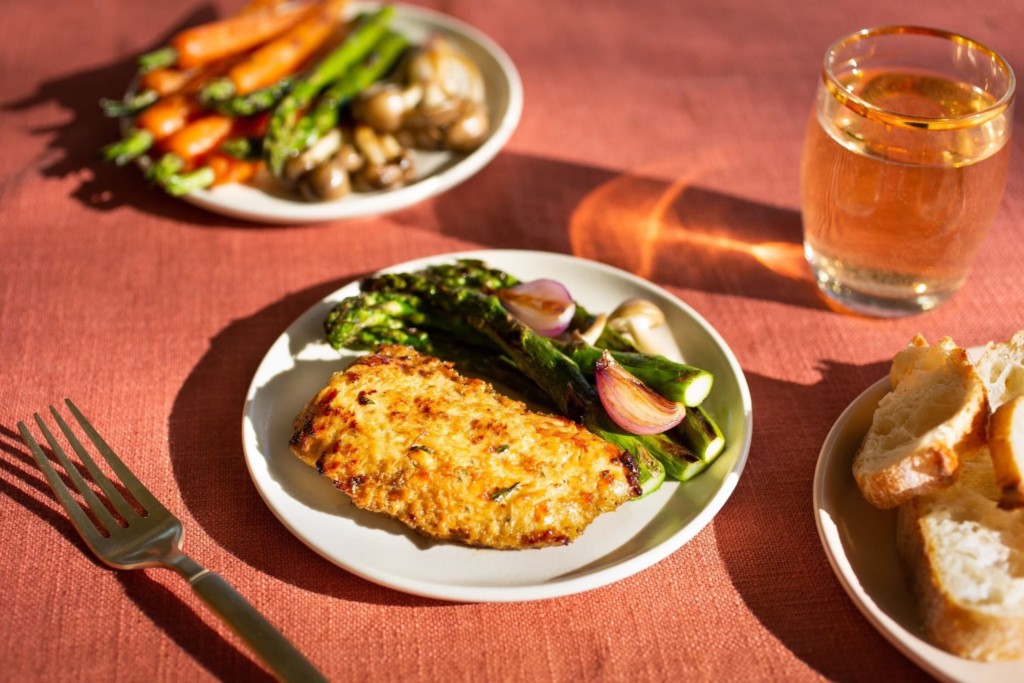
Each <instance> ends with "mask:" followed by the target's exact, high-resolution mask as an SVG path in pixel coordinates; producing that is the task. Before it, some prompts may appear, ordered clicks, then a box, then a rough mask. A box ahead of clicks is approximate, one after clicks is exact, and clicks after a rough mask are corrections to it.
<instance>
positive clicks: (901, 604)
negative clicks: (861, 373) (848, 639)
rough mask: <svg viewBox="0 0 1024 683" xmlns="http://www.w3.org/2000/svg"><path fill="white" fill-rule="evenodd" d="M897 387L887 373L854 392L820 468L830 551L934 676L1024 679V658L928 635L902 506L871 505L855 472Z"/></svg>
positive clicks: (883, 622)
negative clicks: (1002, 659)
mask: <svg viewBox="0 0 1024 683" xmlns="http://www.w3.org/2000/svg"><path fill="white" fill-rule="evenodd" d="M889 386H890V384H889V378H888V377H885V378H883V379H881V380H879V381H878V382H877V383H875V384H873V385H872V386H871V387H869V388H868V389H867V390H866V391H865V392H864V393H862V394H861V395H860V396H858V397H857V398H856V399H854V401H853V403H851V404H850V405H849V407H847V409H846V410H845V411H843V414H842V415H840V416H839V419H838V420H837V421H836V423H835V425H834V426H833V427H832V430H831V431H830V432H829V434H828V437H827V438H826V439H825V443H824V445H823V446H822V448H821V455H820V457H819V458H818V465H817V468H816V469H815V472H814V510H815V518H816V521H817V525H818V535H819V536H820V537H821V542H822V545H824V547H825V554H826V555H827V556H828V559H829V562H830V563H831V565H832V569H833V570H834V571H835V573H836V576H837V577H839V582H840V583H841V584H842V585H843V588H845V589H846V592H847V593H848V594H849V595H850V598H852V599H853V602H854V604H856V605H857V607H858V608H859V609H860V611H861V612H862V613H863V614H864V616H865V617H867V619H868V621H869V622H871V624H872V625H873V626H874V627H875V628H877V629H878V631H879V632H880V633H881V634H882V635H883V636H885V638H886V639H888V640H889V642H891V643H892V644H893V645H894V646H896V649H898V650H899V651H900V652H902V653H903V654H904V655H906V656H907V657H909V658H910V659H911V660H912V661H913V662H914V663H916V664H917V665H918V666H920V667H921V668H922V669H924V670H925V671H927V672H928V673H930V674H931V675H933V676H935V677H936V678H939V679H941V680H944V681H972V682H974V681H976V682H978V683H981V682H984V683H1003V682H1005V683H1010V682H1011V681H1012V682H1013V683H1020V682H1021V681H1024V661H1020V662H1007V663H994V664H986V663H981V662H975V661H971V660H969V659H963V658H961V657H956V656H954V655H951V654H949V653H948V652H946V651H944V650H940V649H939V648H937V647H935V646H933V645H931V644H930V643H929V642H928V641H927V640H926V638H925V635H924V632H923V630H922V627H921V621H920V619H919V618H918V616H917V612H916V610H915V607H914V603H913V598H912V597H911V595H910V592H909V589H908V587H907V582H906V581H907V580H906V577H905V575H904V572H903V568H902V567H901V565H900V558H899V554H898V551H897V549H896V511H895V510H879V509H878V508H875V507H873V506H872V505H870V504H868V502H867V501H865V500H864V497H863V496H862V495H861V493H860V490H859V489H858V488H857V483H856V482H855V481H854V479H853V471H852V469H851V468H852V465H853V456H854V454H855V453H856V452H857V448H858V447H859V446H860V443H861V441H862V440H863V438H864V435H865V434H866V433H867V431H868V429H869V428H870V427H871V418H872V416H873V415H874V412H875V408H876V407H878V402H879V401H880V400H881V399H882V397H883V396H885V394H886V392H888V391H889Z"/></svg>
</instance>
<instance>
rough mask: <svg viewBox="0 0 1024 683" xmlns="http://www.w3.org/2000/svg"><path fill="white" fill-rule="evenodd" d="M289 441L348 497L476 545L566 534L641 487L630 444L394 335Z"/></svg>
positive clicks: (525, 542)
mask: <svg viewBox="0 0 1024 683" xmlns="http://www.w3.org/2000/svg"><path fill="white" fill-rule="evenodd" d="M290 444H291V449H292V452H294V453H295V455H296V456H298V457H299V458H300V459H302V460H303V461H304V462H306V463H307V464H309V465H311V466H313V467H315V468H317V470H318V471H319V472H320V473H321V474H323V475H324V476H326V477H329V478H330V479H332V480H333V482H334V485H335V486H336V487H337V488H338V489H340V490H341V491H344V492H345V493H346V494H348V495H349V496H350V497H351V499H352V502H353V503H354V504H355V505H356V506H358V507H360V508H363V509H366V510H370V511H373V512H382V513H384V514H387V515H390V516H391V517H394V518H396V519H398V520H400V521H402V522H403V523H405V524H407V525H408V526H410V527H412V528H413V529H415V530H416V531H418V532H420V533H422V534H424V535H426V536H429V537H431V538H436V539H442V540H454V541H460V542H462V543H466V544H469V545H475V546H487V547H492V548H506V549H513V548H537V547H543V546H550V545H564V544H567V543H569V542H571V541H573V540H574V539H576V538H577V537H578V536H579V535H580V534H581V533H582V532H583V530H584V529H585V528H586V527H587V526H588V525H589V524H590V523H591V522H592V521H593V520H594V518H595V517H597V515H599V514H601V513H602V512H607V511H609V510H613V509H615V508H616V507H618V506H619V505H621V504H622V503H623V502H625V501H627V500H630V499H631V498H635V497H637V496H639V495H640V493H641V490H640V485H639V483H638V480H637V466H636V461H635V460H634V458H633V456H632V455H630V454H629V453H627V452H625V451H623V450H621V449H620V448H618V447H617V446H614V445H612V444H610V443H608V442H606V441H604V440H602V439H600V438H599V437H597V436H595V435H593V434H591V433H590V432H588V431H587V430H586V429H584V428H583V427H581V426H579V425H577V424H575V423H574V422H571V421H570V420H568V419H565V418H563V417H559V416H554V415H546V414H541V413H537V412H533V411H531V410H529V409H528V408H527V407H526V405H525V404H523V403H521V402H519V401H515V400H512V399H510V398H508V397H505V396H503V395H501V394H499V393H498V392H497V391H495V390H494V388H493V387H491V385H490V384H488V383H486V382H484V381H481V380H478V379H471V378H467V377H464V376H462V375H459V374H458V373H457V372H456V371H455V370H454V369H453V367H452V365H451V364H450V363H446V362H443V361H440V360H438V359H436V358H433V357H431V356H426V355H423V354H420V353H418V352H416V351H414V350H413V349H411V348H408V347H403V346H384V347H381V348H380V349H378V351H377V352H376V353H373V354H370V355H367V356H363V357H362V358H360V359H359V360H357V361H356V362H355V363H354V364H353V365H351V366H349V367H348V368H347V369H345V370H343V371H340V372H337V373H335V374H334V375H333V377H331V380H330V383H329V384H328V385H327V386H326V387H325V388H323V389H322V390H320V391H319V392H318V393H317V395H316V396H314V397H313V399H312V400H310V402H309V403H308V404H307V405H306V407H305V408H304V409H303V410H302V412H301V413H300V414H299V415H298V417H296V418H295V432H294V434H293V436H292V438H291V442H290Z"/></svg>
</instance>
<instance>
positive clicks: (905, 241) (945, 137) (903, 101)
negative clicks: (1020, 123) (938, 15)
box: [801, 26, 1014, 317]
mask: <svg viewBox="0 0 1024 683" xmlns="http://www.w3.org/2000/svg"><path fill="white" fill-rule="evenodd" d="M1013 93H1014V75H1013V72H1012V70H1011V69H1010V66H1009V65H1008V64H1007V62H1006V61H1005V60H1004V59H1003V58H1002V57H1001V56H1000V55H999V54H998V53H996V52H995V51H993V50H991V49H989V48H987V47H985V46H984V45H982V44H980V43H978V42H976V41H974V40H971V39H969V38H965V37H963V36H960V35H957V34H953V33H949V32H946V31H940V30H936V29H928V28H921V27H908V26H896V27H886V28H878V29H868V30H864V31H860V32H858V33H855V34H853V35H851V36H848V37H845V38H842V39H841V40H839V41H837V42H836V43H834V44H833V45H832V46H831V47H830V48H829V49H828V51H827V53H826V55H825V61H824V69H823V74H822V81H821V84H820V85H819V87H818V94H817V100H816V103H815V107H814V111H813V113H812V115H811V118H810V122H809V124H808V127H807V137H806V142H805V145H804V154H803V164H802V169H801V194H802V211H803V225H804V251H805V254H806V257H807V261H808V262H809V263H810V266H811V269H812V270H813V272H814V275H815V277H816V279H817V282H818V286H819V288H820V289H821V291H822V292H823V293H824V294H825V296H826V297H827V298H828V299H829V300H830V301H831V302H833V303H834V304H835V305H836V306H838V307H839V308H841V309H844V310H848V311H852V312H855V313H861V314H865V315H872V316H884V317H895V316H902V315H910V314H914V313H919V312H921V311H926V310H929V309H931V308H934V307H935V306H937V305H939V304H940V303H942V302H943V301H945V300H946V299H948V298H949V297H950V296H952V295H953V293H954V292H956V290H957V289H958V288H959V287H960V286H961V285H962V284H963V282H964V280H965V279H966V278H967V275H968V273H969V272H970V269H971V264H972V262H973V260H974V256H975V253H976V252H977V250H978V248H979V246H980V245H981V243H982V241H983V240H984V238H985V235H986V233H987V232H988V228H989V225H990V224H991V223H992V219H993V216H994V215H995V212H996V210H997V208H998V206H999V201H1000V199H1001V197H1002V194H1003V188H1004V186H1005V184H1006V173H1007V168H1008V160H1009V159H1008V155H1009V153H1010V145H1009V144H1008V141H1009V139H1010V132H1011V127H1012V119H1013Z"/></svg>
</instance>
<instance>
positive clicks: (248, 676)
mask: <svg viewBox="0 0 1024 683" xmlns="http://www.w3.org/2000/svg"><path fill="white" fill-rule="evenodd" d="M0 451H3V453H4V456H3V457H0V470H3V471H4V472H5V473H7V475H9V476H8V477H6V479H7V480H4V479H0V494H3V495H5V496H7V497H8V498H10V499H11V500H13V501H15V502H17V503H19V504H20V505H21V506H22V507H24V508H25V509H26V510H27V511H28V512H30V513H32V514H34V515H35V516H36V517H38V518H39V519H41V520H43V521H44V522H46V523H47V524H49V525H50V526H51V527H53V529H54V530H55V531H56V532H57V533H59V534H60V535H61V536H63V537H64V538H65V539H67V541H68V542H69V543H70V544H71V545H72V546H74V548H75V549H77V550H78V552H80V553H82V555H83V556H85V557H86V558H88V559H89V560H90V561H91V562H92V563H93V564H95V565H96V571H97V572H100V571H109V572H113V574H114V576H115V577H116V578H117V580H118V581H119V582H120V583H121V585H122V587H123V589H124V592H125V594H126V595H127V596H128V598H130V599H131V600H132V602H134V603H135V604H136V605H137V606H138V608H139V609H140V610H141V611H142V612H143V613H144V614H145V615H146V616H147V617H148V618H149V619H150V620H151V621H152V622H153V624H155V625H156V626H157V627H158V628H160V629H161V630H162V631H163V632H164V633H166V634H167V636H168V637H169V638H170V639H171V640H173V641H174V642H175V643H176V644H177V645H178V647H180V648H181V649H183V650H185V651H187V652H188V653H189V654H190V655H191V656H192V657H193V658H194V659H195V660H196V661H197V662H198V663H199V664H200V665H201V666H203V667H204V668H205V669H206V670H207V671H209V672H210V673H211V674H213V675H214V676H216V677H217V678H219V679H221V680H231V679H237V680H245V681H272V680H274V679H273V677H272V676H271V675H270V674H268V673H267V672H266V671H264V670H263V669H262V668H261V667H260V666H259V665H257V664H256V663H255V662H254V661H253V660H251V659H250V658H249V657H248V656H247V655H246V654H245V653H243V652H242V650H240V649H239V648H238V647H236V646H235V645H234V644H232V643H231V642H230V641H228V640H227V639H226V638H224V637H223V636H221V635H220V634H219V633H218V632H217V631H216V630H215V629H214V628H212V627H211V626H209V625H208V624H207V623H206V622H205V621H203V618H202V617H201V616H200V615H199V614H198V613H197V612H196V611H195V609H194V608H193V607H192V606H191V605H189V604H188V603H186V602H185V601H183V600H182V599H181V598H180V597H178V595H176V594H175V593H174V592H173V591H172V590H170V589H169V588H167V587H165V586H163V585H161V583H160V582H159V581H157V580H155V579H153V578H151V577H150V576H149V575H148V574H147V572H144V571H118V570H113V569H110V568H109V567H107V566H106V565H105V564H103V563H102V562H100V561H99V560H98V559H97V558H96V556H95V555H94V554H93V552H92V551H91V550H90V549H89V547H88V546H86V545H85V542H84V541H83V540H82V537H81V536H80V535H79V534H78V532H77V531H76V530H75V527H74V526H73V525H72V524H71V521H70V520H69V519H68V516H67V514H66V513H65V512H64V509H63V508H62V507H61V506H60V504H59V503H58V502H57V501H56V499H54V497H53V491H52V490H51V489H50V486H49V484H47V483H46V480H45V479H44V478H43V474H42V472H41V471H40V470H39V468H38V466H37V465H36V464H35V461H34V460H33V459H32V456H31V455H29V453H28V449H27V447H26V446H25V445H24V444H23V443H22V441H21V437H20V435H19V434H18V433H17V432H16V431H15V430H13V429H10V428H8V427H6V426H0ZM61 478H62V479H63V480H64V483H65V485H66V486H68V487H69V488H72V489H73V488H74V485H73V484H72V483H71V481H70V479H68V477H67V476H66V475H64V474H63V473H61ZM90 479H91V478H90ZM14 481H18V482H20V483H19V485H14V483H12V482H14ZM161 574H162V575H163V576H164V577H165V578H166V579H167V580H168V581H174V582H180V581H181V579H180V577H178V576H176V575H174V574H173V573H172V572H161Z"/></svg>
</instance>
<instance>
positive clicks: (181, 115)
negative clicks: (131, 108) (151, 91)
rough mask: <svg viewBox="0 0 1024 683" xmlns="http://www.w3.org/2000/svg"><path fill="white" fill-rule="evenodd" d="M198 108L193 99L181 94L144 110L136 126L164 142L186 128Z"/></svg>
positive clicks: (164, 99) (165, 98)
mask: <svg viewBox="0 0 1024 683" xmlns="http://www.w3.org/2000/svg"><path fill="white" fill-rule="evenodd" d="M198 106H199V105H198V104H197V103H196V101H195V100H194V99H193V98H190V97H185V96H184V95H182V94H180V93H179V94H173V95H169V96H168V97H164V98H163V99H160V100H158V101H157V102H155V103H154V104H152V105H151V106H149V107H147V108H146V109H143V110H142V112H140V113H139V116H138V118H137V119H136V120H135V125H136V127H138V128H141V129H142V130H145V131H148V132H150V133H152V135H153V137H154V138H155V139H157V140H163V139H164V138H166V137H168V136H170V135H173V134H174V133H176V132H178V131H179V130H181V129H182V128H184V127H185V124H186V123H188V122H189V119H191V118H192V117H193V115H194V114H195V113H196V111H197V110H198Z"/></svg>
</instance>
